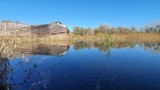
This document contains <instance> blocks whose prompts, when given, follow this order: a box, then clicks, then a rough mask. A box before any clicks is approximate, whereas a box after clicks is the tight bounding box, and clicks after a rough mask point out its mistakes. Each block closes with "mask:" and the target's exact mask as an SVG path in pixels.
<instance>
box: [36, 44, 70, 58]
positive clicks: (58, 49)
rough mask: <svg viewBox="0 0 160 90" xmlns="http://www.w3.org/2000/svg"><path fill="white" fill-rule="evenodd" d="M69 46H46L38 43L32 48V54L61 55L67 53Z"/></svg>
mask: <svg viewBox="0 0 160 90" xmlns="http://www.w3.org/2000/svg"><path fill="white" fill-rule="evenodd" d="M68 49H69V46H59V45H53V46H49V47H46V46H45V45H42V44H40V45H39V46H38V47H37V48H35V49H33V55H37V54H38V55H53V56H62V55H64V54H66V53H67V51H68Z"/></svg>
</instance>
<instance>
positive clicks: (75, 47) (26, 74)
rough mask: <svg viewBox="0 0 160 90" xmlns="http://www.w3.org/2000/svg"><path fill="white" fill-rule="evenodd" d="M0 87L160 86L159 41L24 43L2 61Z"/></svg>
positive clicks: (128, 89)
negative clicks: (10, 56)
mask: <svg viewBox="0 0 160 90" xmlns="http://www.w3.org/2000/svg"><path fill="white" fill-rule="evenodd" d="M13 57H14V58H13ZM0 88H1V90H5V89H11V90H160V43H155V42H152V43H151V42H150V43H148V42H110V43H109V44H106V43H105V42H103V41H77V42H74V43H71V44H63V43H62V44H57V45H52V44H47V45H45V44H38V45H32V44H28V46H26V44H24V45H23V46H22V45H21V48H20V47H19V48H18V49H16V50H15V51H14V55H13V56H12V58H8V59H5V60H1V61H0Z"/></svg>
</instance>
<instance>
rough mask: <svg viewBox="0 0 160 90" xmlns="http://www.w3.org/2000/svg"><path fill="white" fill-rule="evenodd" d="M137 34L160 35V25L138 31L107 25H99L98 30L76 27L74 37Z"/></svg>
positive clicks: (133, 28)
mask: <svg viewBox="0 0 160 90" xmlns="http://www.w3.org/2000/svg"><path fill="white" fill-rule="evenodd" d="M107 33H109V34H137V33H160V24H159V25H157V26H155V27H153V26H146V27H145V28H140V29H137V28H136V27H129V28H126V27H121V26H120V27H117V28H115V27H110V26H107V25H105V24H103V25H99V26H98V27H96V28H90V27H88V28H83V27H74V28H73V34H74V35H81V36H83V35H97V34H107Z"/></svg>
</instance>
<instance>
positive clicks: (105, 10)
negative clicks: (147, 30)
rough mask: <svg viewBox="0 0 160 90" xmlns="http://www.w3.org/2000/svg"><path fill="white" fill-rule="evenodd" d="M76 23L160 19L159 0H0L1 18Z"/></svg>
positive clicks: (138, 24) (113, 23)
mask: <svg viewBox="0 0 160 90" xmlns="http://www.w3.org/2000/svg"><path fill="white" fill-rule="evenodd" d="M6 19H10V20H12V21H20V22H23V23H26V24H45V23H51V22H54V21H61V22H62V23H64V24H66V25H67V26H68V27H69V29H72V27H74V26H81V27H96V26H98V25H99V24H108V25H111V26H115V27H117V26H125V27H130V26H136V27H138V28H140V27H143V26H145V25H147V24H152V23H154V22H158V21H160V0H0V21H2V20H6Z"/></svg>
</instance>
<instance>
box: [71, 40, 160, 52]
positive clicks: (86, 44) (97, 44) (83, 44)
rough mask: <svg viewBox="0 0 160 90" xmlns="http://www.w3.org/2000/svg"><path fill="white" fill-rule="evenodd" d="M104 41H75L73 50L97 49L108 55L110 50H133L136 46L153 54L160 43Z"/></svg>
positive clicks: (158, 48) (159, 48) (157, 50)
mask: <svg viewBox="0 0 160 90" xmlns="http://www.w3.org/2000/svg"><path fill="white" fill-rule="evenodd" d="M107 43H109V44H107V45H106V42H105V41H79V42H78V41H77V42H75V43H74V49H75V50H79V49H84V48H89V49H90V48H92V47H94V48H97V49H99V51H100V52H106V54H107V55H109V53H110V51H111V49H112V48H116V49H121V48H135V47H136V45H137V44H138V45H139V46H140V47H142V48H144V50H148V49H149V50H152V51H154V52H160V43H146V42H107Z"/></svg>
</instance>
